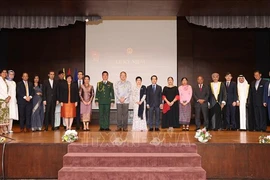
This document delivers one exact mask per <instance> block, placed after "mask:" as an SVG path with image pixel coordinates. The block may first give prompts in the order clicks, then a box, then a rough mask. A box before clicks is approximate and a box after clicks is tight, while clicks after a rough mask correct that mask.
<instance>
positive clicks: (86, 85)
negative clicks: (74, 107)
mask: <svg viewBox="0 0 270 180" xmlns="http://www.w3.org/2000/svg"><path fill="white" fill-rule="evenodd" d="M79 96H80V99H81V106H80V107H81V121H82V122H83V130H84V131H89V123H90V121H91V115H92V102H93V98H94V96H95V93H94V88H93V86H92V85H90V77H89V76H88V75H86V76H84V78H83V84H82V85H81V88H80V90H79Z"/></svg>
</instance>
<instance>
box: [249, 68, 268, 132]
mask: <svg viewBox="0 0 270 180" xmlns="http://www.w3.org/2000/svg"><path fill="white" fill-rule="evenodd" d="M261 76H262V74H261V73H260V71H255V72H254V78H255V81H253V82H252V83H251V86H250V90H251V98H252V106H253V110H254V118H255V130H256V131H263V132H264V131H266V128H267V120H266V119H267V118H266V107H264V106H263V93H264V86H265V85H266V82H267V81H265V80H263V79H262V78H261ZM251 121H252V120H251Z"/></svg>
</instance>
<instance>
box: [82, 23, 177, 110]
mask: <svg viewBox="0 0 270 180" xmlns="http://www.w3.org/2000/svg"><path fill="white" fill-rule="evenodd" d="M176 39H177V38H176V20H104V21H103V22H102V23H101V24H99V25H87V26H86V61H85V65H86V74H87V75H89V76H90V77H91V84H93V85H94V86H95V88H96V84H97V82H98V81H101V73H102V71H104V70H106V71H108V72H109V81H111V82H112V83H115V82H117V81H119V73H120V72H121V71H125V72H126V73H127V80H128V81H130V82H131V83H132V85H135V78H136V77H137V76H141V77H142V79H143V84H144V85H146V86H147V85H150V84H151V81H150V77H151V76H152V75H153V74H155V75H157V76H158V84H159V85H161V86H162V87H164V86H165V85H167V77H169V76H172V77H173V78H174V79H175V82H177V57H176V55H177V53H176V51H177V49H176V48H177V47H176ZM130 105H132V103H130ZM93 108H96V107H95V105H93ZM130 108H132V107H130Z"/></svg>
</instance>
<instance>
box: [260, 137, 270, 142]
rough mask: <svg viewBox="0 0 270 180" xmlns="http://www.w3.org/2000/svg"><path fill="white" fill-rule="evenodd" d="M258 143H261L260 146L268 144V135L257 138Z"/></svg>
mask: <svg viewBox="0 0 270 180" xmlns="http://www.w3.org/2000/svg"><path fill="white" fill-rule="evenodd" d="M259 143H261V144H265V143H270V135H268V136H265V135H261V136H260V137H259Z"/></svg>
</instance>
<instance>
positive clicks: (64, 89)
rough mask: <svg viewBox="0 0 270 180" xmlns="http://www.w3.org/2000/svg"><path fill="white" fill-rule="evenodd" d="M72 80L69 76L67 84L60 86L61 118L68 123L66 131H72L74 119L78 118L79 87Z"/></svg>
mask: <svg viewBox="0 0 270 180" xmlns="http://www.w3.org/2000/svg"><path fill="white" fill-rule="evenodd" d="M72 80H73V78H72V76H71V75H67V77H66V82H63V83H61V85H60V92H61V93H60V96H59V101H60V103H61V117H62V118H63V119H64V121H65V123H66V130H71V126H72V123H73V119H74V118H75V117H76V107H77V102H78V99H79V96H78V94H79V90H78V85H77V84H76V83H72Z"/></svg>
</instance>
